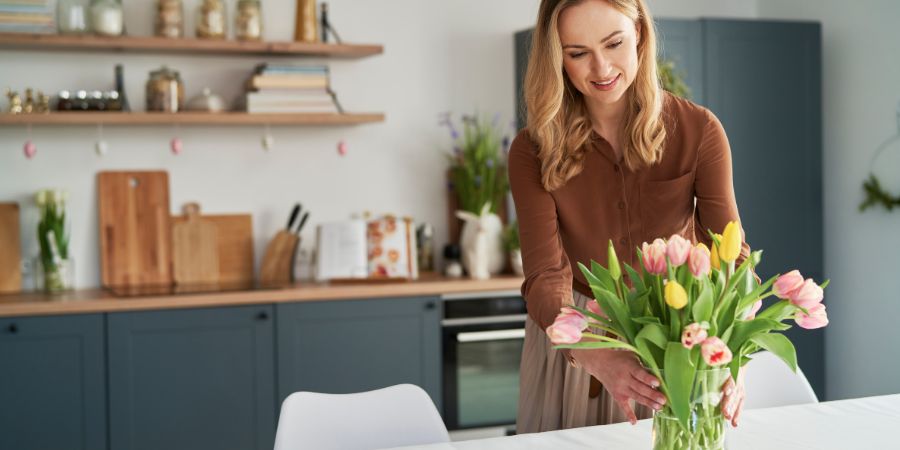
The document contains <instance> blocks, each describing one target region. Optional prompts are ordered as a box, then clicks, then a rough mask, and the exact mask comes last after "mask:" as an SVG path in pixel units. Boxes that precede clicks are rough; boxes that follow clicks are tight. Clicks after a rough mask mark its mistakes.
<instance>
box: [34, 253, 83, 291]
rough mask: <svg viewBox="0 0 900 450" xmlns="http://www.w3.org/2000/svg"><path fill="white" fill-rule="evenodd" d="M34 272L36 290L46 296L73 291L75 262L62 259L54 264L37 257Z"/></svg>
mask: <svg viewBox="0 0 900 450" xmlns="http://www.w3.org/2000/svg"><path fill="white" fill-rule="evenodd" d="M35 268H36V270H35V271H34V275H35V284H36V285H37V286H36V287H37V289H38V290H41V291H44V292H46V293H48V294H58V293H62V292H65V291H68V290H72V289H75V260H73V259H62V260H58V261H56V262H55V263H54V262H49V261H43V260H41V258H40V257H38V258H37V259H36V261H35Z"/></svg>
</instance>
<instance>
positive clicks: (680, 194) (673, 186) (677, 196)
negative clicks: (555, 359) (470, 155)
mask: <svg viewBox="0 0 900 450" xmlns="http://www.w3.org/2000/svg"><path fill="white" fill-rule="evenodd" d="M663 117H664V122H665V124H666V132H667V138H666V143H665V150H664V153H663V157H662V160H661V162H659V163H658V164H656V165H654V166H652V167H649V168H646V169H642V170H640V171H638V172H631V171H629V170H628V169H627V168H626V167H625V165H624V161H622V160H621V159H619V160H617V159H616V156H615V152H614V151H613V149H612V147H611V146H610V145H609V143H608V142H607V141H606V140H605V139H603V138H602V137H600V136H599V135H598V134H596V133H593V134H592V139H591V141H590V142H589V143H588V144H587V145H590V146H591V149H590V150H589V151H588V152H587V154H586V155H585V158H584V170H582V172H581V173H580V174H578V175H577V176H575V177H573V178H572V179H570V180H569V181H568V182H566V184H565V185H564V186H562V187H561V188H559V189H556V190H555V191H553V192H548V191H546V190H545V189H544V187H543V185H542V184H541V164H540V160H539V159H538V158H537V147H536V144H535V143H534V142H533V141H532V140H531V138H530V137H529V135H528V131H527V129H526V130H522V131H521V132H520V133H519V135H518V136H516V139H515V140H514V141H513V143H512V146H511V148H510V151H509V181H510V188H511V190H512V195H513V200H514V202H515V207H516V215H517V217H518V220H519V238H520V242H521V248H522V262H523V265H524V269H525V281H524V282H523V283H522V289H521V290H522V296H523V297H524V298H525V300H526V305H527V307H528V314H529V316H530V317H531V318H532V320H534V321H535V322H536V323H537V324H538V325H539V326H540V327H541V329H546V328H547V326H549V325H550V324H552V323H553V320H554V319H555V318H556V315H557V314H558V313H559V310H560V308H561V307H562V305H564V304H570V303H571V302H572V289H573V288H574V289H575V290H577V291H578V292H581V293H582V294H584V295H586V296H588V297H590V298H593V294H592V293H591V290H590V287H589V286H588V284H587V282H586V280H585V278H584V275H583V274H582V273H581V271H580V270H578V265H577V263H578V262H581V263H582V264H585V265H586V266H590V261H591V259H593V260H595V261H597V262H598V263H600V264H602V265H604V266H605V265H606V264H607V257H606V255H607V250H606V247H607V242H608V241H609V240H610V239H612V241H613V244H614V245H615V248H616V253H617V255H618V257H619V261H620V262H623V263H628V264H629V265H631V266H632V267H634V268H636V269H637V268H638V267H639V263H638V261H637V254H636V252H635V248H639V247H640V246H641V243H643V242H651V241H652V240H653V239H655V238H657V237H660V238H663V239H668V238H669V237H670V236H671V235H673V234H676V233H677V234H680V235H681V236H683V237H684V238H685V239H690V240H691V241H692V242H694V243H696V242H698V240H699V242H703V243H705V244H706V245H707V247H710V248H711V240H710V239H709V236H707V234H706V230H707V229H711V230H713V231H714V232H716V233H721V232H722V231H723V230H724V229H725V225H726V224H727V223H728V222H729V221H731V220H739V216H738V209H737V205H736V203H735V197H734V185H733V183H732V169H731V149H730V147H729V145H728V138H727V137H726V136H725V130H724V129H723V128H722V124H721V123H720V122H719V120H718V119H717V118H716V117H715V116H714V115H713V114H712V112H710V111H709V110H708V109H706V108H704V107H702V106H699V105H697V104H694V103H692V102H690V101H687V100H684V99H681V98H678V97H676V96H674V95H670V94H668V93H667V94H665V103H664V107H663ZM695 200H696V202H695ZM741 235H742V237H743V236H744V232H743V230H741ZM749 255H750V247H749V246H748V245H747V243H746V239H744V240H743V243H742V246H741V254H740V256H739V257H738V260H737V263H736V264H738V265H739V264H740V263H741V262H742V261H743V260H744V259H745V258H747V257H748V256H749ZM754 276H755V274H754ZM757 280H759V278H758V277H757Z"/></svg>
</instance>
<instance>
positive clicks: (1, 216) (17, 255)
mask: <svg viewBox="0 0 900 450" xmlns="http://www.w3.org/2000/svg"><path fill="white" fill-rule="evenodd" d="M20 239H21V235H20V231H19V204H18V203H0V292H2V293H9V292H19V291H21V290H22V246H21V241H20Z"/></svg>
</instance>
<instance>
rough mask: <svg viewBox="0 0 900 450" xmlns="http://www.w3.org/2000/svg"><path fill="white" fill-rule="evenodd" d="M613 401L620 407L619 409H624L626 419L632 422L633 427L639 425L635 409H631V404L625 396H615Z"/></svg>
mask: <svg viewBox="0 0 900 450" xmlns="http://www.w3.org/2000/svg"><path fill="white" fill-rule="evenodd" d="M613 399H614V400H615V401H616V403H617V404H618V405H619V408H621V409H622V412H623V413H625V417H626V418H627V419H628V421H629V422H631V424H632V425H634V424H636V423H637V416H636V415H635V414H634V409H632V408H631V403H628V397H625V396H618V395H617V396H613Z"/></svg>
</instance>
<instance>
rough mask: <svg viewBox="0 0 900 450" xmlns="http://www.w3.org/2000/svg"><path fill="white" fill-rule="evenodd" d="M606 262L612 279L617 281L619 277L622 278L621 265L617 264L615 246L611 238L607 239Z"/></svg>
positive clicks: (617, 258)
mask: <svg viewBox="0 0 900 450" xmlns="http://www.w3.org/2000/svg"><path fill="white" fill-rule="evenodd" d="M606 262H607V265H608V266H609V276H611V277H612V279H613V280H615V281H619V278H622V267H621V266H619V257H618V256H616V248H615V247H613V243H612V239H610V240H609V248H608V250H607V257H606Z"/></svg>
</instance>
